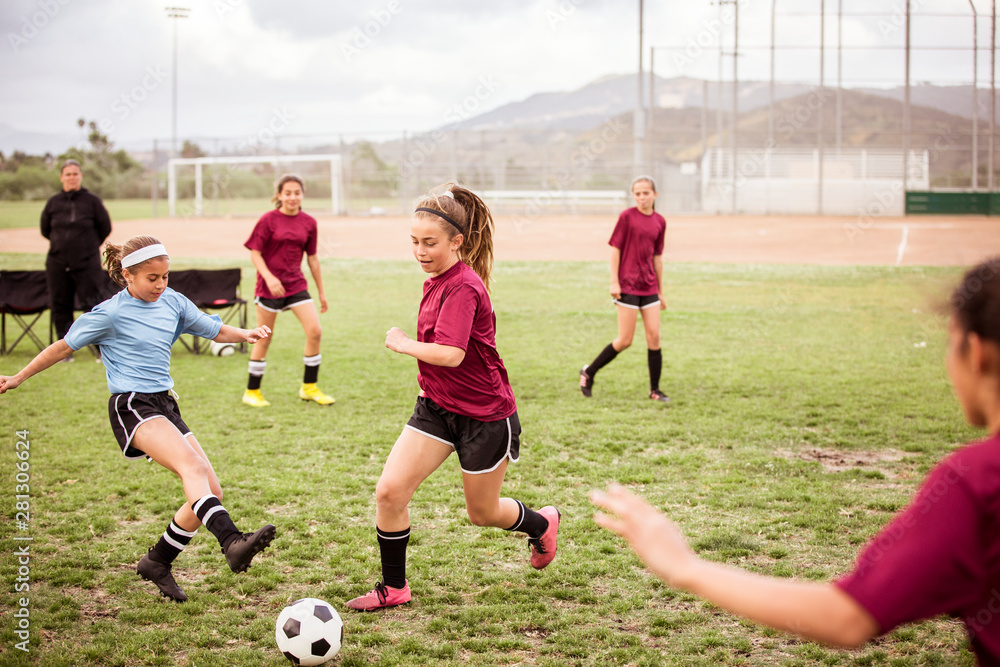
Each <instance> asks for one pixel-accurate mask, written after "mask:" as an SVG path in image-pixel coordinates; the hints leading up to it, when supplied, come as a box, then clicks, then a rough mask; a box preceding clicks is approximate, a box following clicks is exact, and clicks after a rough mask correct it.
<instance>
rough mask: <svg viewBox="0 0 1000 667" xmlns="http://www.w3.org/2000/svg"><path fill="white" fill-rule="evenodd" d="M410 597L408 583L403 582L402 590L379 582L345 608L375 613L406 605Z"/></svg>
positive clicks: (350, 601) (348, 603) (349, 602)
mask: <svg viewBox="0 0 1000 667" xmlns="http://www.w3.org/2000/svg"><path fill="white" fill-rule="evenodd" d="M410 599H411V597H410V582H409V581H405V582H404V584H403V587H402V588H393V587H391V586H386V585H385V584H383V583H382V582H381V581H380V582H378V583H377V584H375V588H373V589H372V590H371V591H370V592H368V593H365V594H364V595H362V596H361V597H359V598H354V599H353V600H349V601H348V602H347V608H348V609H353V610H354V611H375V610H376V609H384V608H386V607H395V606H397V605H401V604H406V603H407V602H409V601H410Z"/></svg>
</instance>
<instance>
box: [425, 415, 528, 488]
mask: <svg viewBox="0 0 1000 667" xmlns="http://www.w3.org/2000/svg"><path fill="white" fill-rule="evenodd" d="M406 428H409V429H413V430H414V431H416V432H417V433H420V434H422V435H426V436H427V437H429V438H433V439H434V440H437V441H438V442H443V443H444V444H446V445H448V446H449V447H451V448H452V449H454V450H455V453H456V454H458V462H459V465H460V466H461V467H462V472H466V473H469V474H471V475H481V474H483V473H487V472H493V471H494V470H496V469H497V466H499V465H500V464H501V463H503V461H504V460H505V459H510V460H511V461H512V462H514V463H517V459H518V458H519V457H520V449H521V422H520V421H518V419H517V412H516V411H515V412H514V414H512V415H511V416H510V417H507V418H506V419H500V420H498V421H493V422H484V421H479V420H478V419H474V418H472V417H466V416H465V415H458V414H455V413H454V412H450V411H448V410H445V409H444V408H442V407H441V406H440V405H438V404H437V403H435V402H434V401H432V400H431V399H429V398H427V397H426V396H420V397H419V398H417V404H416V405H415V406H414V408H413V416H412V417H410V421H408V422H406Z"/></svg>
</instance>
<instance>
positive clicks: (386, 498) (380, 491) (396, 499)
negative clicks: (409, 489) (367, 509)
mask: <svg viewBox="0 0 1000 667" xmlns="http://www.w3.org/2000/svg"><path fill="white" fill-rule="evenodd" d="M409 501H410V498H409V494H407V493H406V491H405V489H403V488H402V487H401V486H399V485H398V484H394V483H393V482H392V480H386V479H379V481H378V484H376V485H375V504H376V505H377V506H378V507H379V508H381V509H383V510H389V511H399V510H402V509H404V508H405V507H406V505H407V503H409Z"/></svg>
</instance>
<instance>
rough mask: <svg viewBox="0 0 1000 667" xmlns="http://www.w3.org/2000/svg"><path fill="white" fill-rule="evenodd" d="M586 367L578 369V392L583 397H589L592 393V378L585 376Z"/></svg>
mask: <svg viewBox="0 0 1000 667" xmlns="http://www.w3.org/2000/svg"><path fill="white" fill-rule="evenodd" d="M587 368H589V367H588V366H584V367H583V368H581V369H580V391H581V392H582V393H583V395H584V396H587V397H589V396H590V395H591V394H592V393H593V389H594V378H593V377H592V376H590V375H587Z"/></svg>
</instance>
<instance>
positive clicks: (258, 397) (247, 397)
mask: <svg viewBox="0 0 1000 667" xmlns="http://www.w3.org/2000/svg"><path fill="white" fill-rule="evenodd" d="M243 402H244V403H246V404H247V405H251V406H253V407H255V408H266V407H267V406H269V405H271V402H270V401H267V400H265V399H264V395H263V394H262V393H260V389H247V390H246V391H245V392H243Z"/></svg>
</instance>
